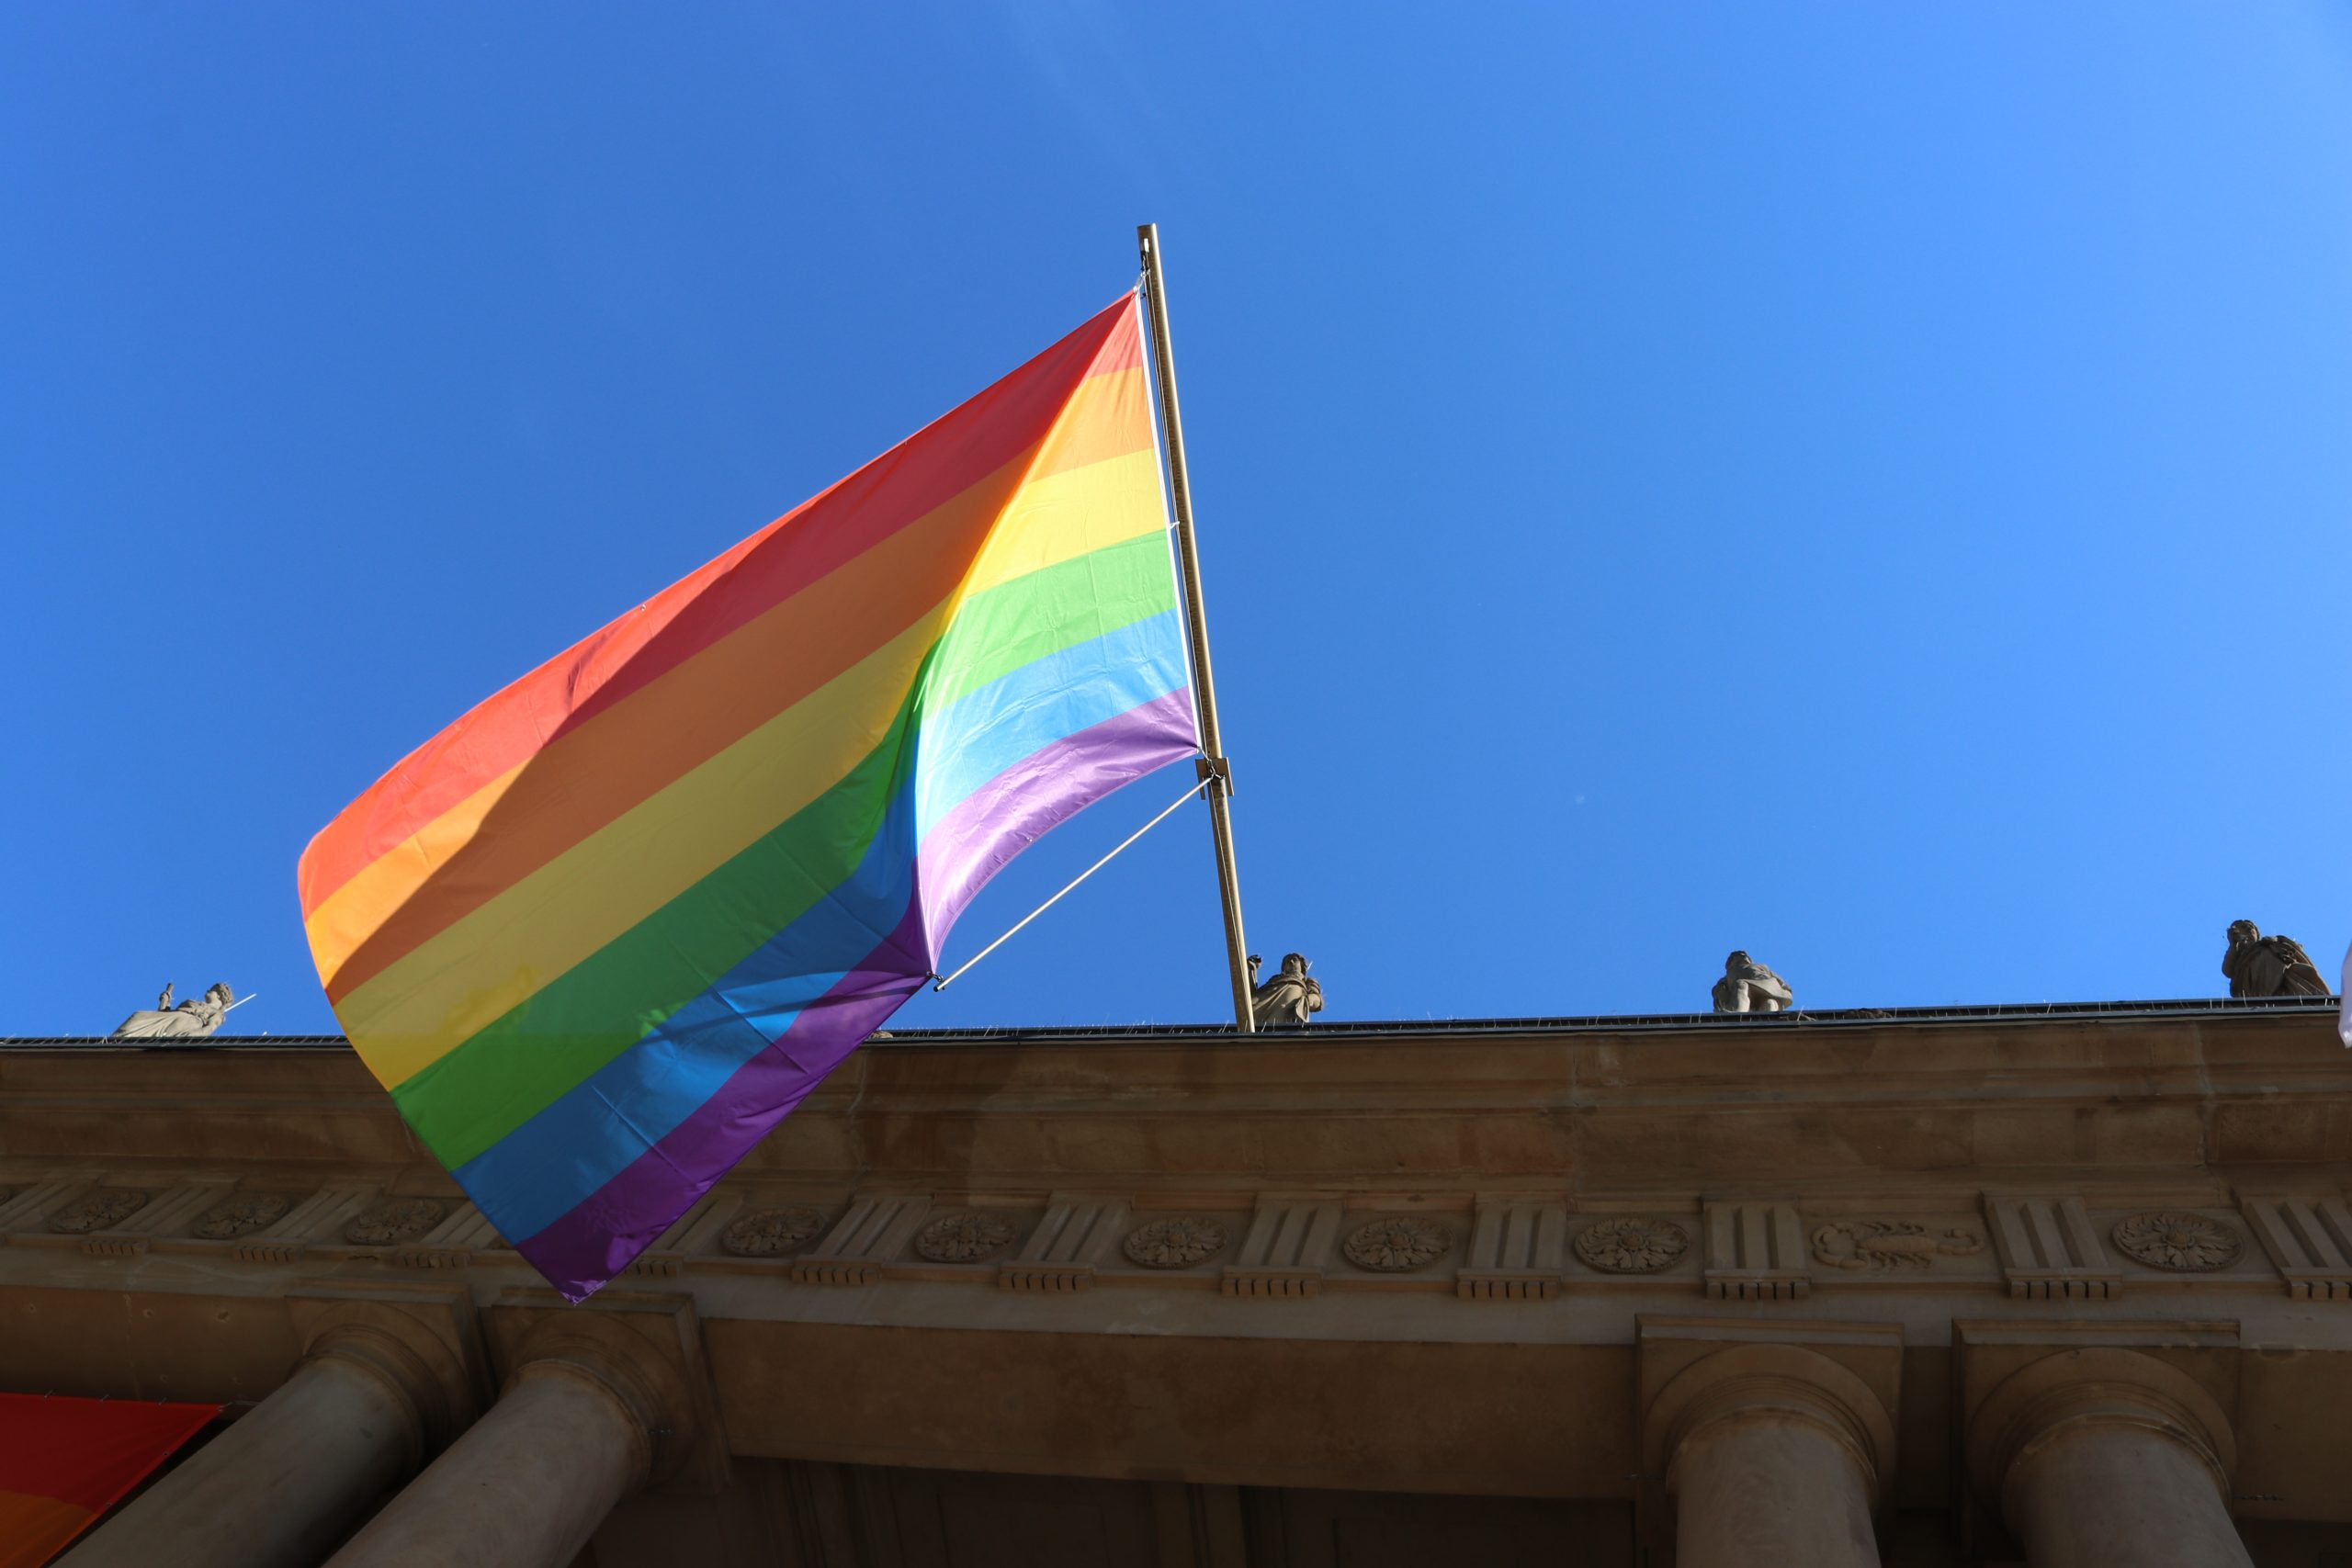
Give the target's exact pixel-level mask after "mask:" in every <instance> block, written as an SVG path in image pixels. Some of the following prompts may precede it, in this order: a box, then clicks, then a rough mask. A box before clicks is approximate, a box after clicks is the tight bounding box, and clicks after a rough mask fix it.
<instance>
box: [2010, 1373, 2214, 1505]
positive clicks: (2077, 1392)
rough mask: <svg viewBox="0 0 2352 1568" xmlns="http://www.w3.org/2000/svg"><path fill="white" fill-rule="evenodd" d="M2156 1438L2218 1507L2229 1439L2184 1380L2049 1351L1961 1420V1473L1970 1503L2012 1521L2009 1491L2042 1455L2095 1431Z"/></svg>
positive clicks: (2209, 1402) (2207, 1398)
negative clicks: (1971, 1492)
mask: <svg viewBox="0 0 2352 1568" xmlns="http://www.w3.org/2000/svg"><path fill="white" fill-rule="evenodd" d="M2100 1427H2105V1428H2123V1429H2127V1430H2133V1431H2138V1432H2143V1433H2146V1434H2150V1435H2153V1436H2155V1437H2160V1438H2165V1439H2166V1440H2168V1441H2170V1442H2172V1443H2174V1444H2177V1446H2178V1447H2180V1448H2181V1449H2183V1450H2187V1451H2188V1454H2189V1456H2190V1457H2191V1458H2193V1459H2194V1460H2195V1461H2197V1463H2198V1466H2199V1468H2200V1469H2201V1470H2203V1471H2204V1472H2205V1473H2206V1474H2207V1476H2209V1477H2210V1478H2211V1481H2212V1483H2213V1486H2214V1489H2215V1491H2216V1492H2217V1493H2218V1494H2219V1495H2220V1496H2221V1497H2222V1500H2223V1502H2224V1503H2226V1502H2227V1500H2228V1497H2229V1495H2230V1478H2231V1476H2232V1475H2233V1473H2234V1472H2236V1470H2237V1439H2236V1438H2235V1437H2234V1435H2233V1433H2232V1431H2231V1429H2230V1419H2229V1416H2228V1414H2227V1413H2226V1412H2225V1411H2224V1410H2223V1409H2222V1404H2221V1402H2220V1401H2219V1400H2217V1399H2215V1398H2214V1397H2213V1396H2212V1394H2211V1393H2207V1392H2206V1390H2205V1389H2204V1388H2202V1387H2201V1386H2199V1383H2198V1382H2197V1381H2196V1380H2195V1379H2194V1378H2192V1377H2190V1376H2189V1375H2188V1373H2187V1372H2185V1371H2181V1370H2180V1369H2178V1368H2177V1367H2175V1366H2172V1365H2170V1364H2169V1363H2167V1362H2165V1361H2161V1360H2158V1359H2156V1358H2155V1357H2154V1356H2151V1355H2148V1354H2146V1353H2145V1352H2143V1351H2140V1350H2132V1349H2126V1348H2120V1347H2117V1346H2090V1347H2086V1348H2078V1349H2065V1350H2053V1351H2052V1352H2051V1353H2050V1354H2048V1355H2046V1356H2043V1357H2041V1358H2040V1359H2037V1360H2033V1361H2030V1362H2029V1363H2027V1364H2026V1365H2025V1366H2023V1367H2020V1368H2018V1370H2017V1371H2013V1372H2011V1373H2010V1374H2009V1375H2008V1376H2007V1377H2006V1378H2004V1379H2003V1380H2002V1381H2001V1382H2000V1383H1999V1384H1998V1385H1996V1387H1995V1388H1994V1389H1993V1390H1992V1391H1991V1392H1990V1393H1987V1394H1986V1395H1985V1397H1984V1399H1983V1400H1981V1401H1980V1402H1979V1403H1978V1404H1977V1406H1976V1408H1975V1409H1974V1410H1973V1412H1971V1413H1970V1414H1969V1416H1968V1433H1967V1455H1968V1472H1969V1477H1970V1479H1971V1481H1972V1482H1973V1483H1974V1485H1975V1488H1976V1493H1977V1496H1978V1498H1979V1500H1980V1501H1982V1502H1983V1503H1985V1506H1988V1507H1990V1508H1992V1509H1993V1510H1995V1511H1996V1513H1998V1514H2000V1515H2001V1516H2002V1517H2005V1518H2014V1517H2016V1516H2017V1509H2016V1506H2015V1503H2016V1498H2015V1491H2016V1483H2017V1481H2018V1477H2019V1476H2020V1475H2021V1474H2023V1473H2024V1472H2025V1471H2026V1469H2027V1467H2028V1466H2029V1465H2030V1462H2031V1461H2032V1460H2033V1459H2034V1458H2036V1457H2037V1456H2038V1455H2039V1454H2040V1453H2041V1452H2042V1451H2044V1450H2047V1449H2048V1448H2050V1447H2051V1446H2052V1444H2055V1443H2057V1442H2060V1441H2063V1440H2064V1439H2065V1438H2067V1437H2069V1436H2072V1435H2075V1434H2077V1433H2080V1432H2083V1431H2086V1430H2090V1429H2094V1428H2100Z"/></svg>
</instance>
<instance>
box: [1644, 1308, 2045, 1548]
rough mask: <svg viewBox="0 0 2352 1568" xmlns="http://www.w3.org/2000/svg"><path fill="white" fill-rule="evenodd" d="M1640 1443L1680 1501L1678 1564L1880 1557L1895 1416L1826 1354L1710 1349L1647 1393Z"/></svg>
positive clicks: (1788, 1348)
mask: <svg viewBox="0 0 2352 1568" xmlns="http://www.w3.org/2000/svg"><path fill="white" fill-rule="evenodd" d="M1644 1447H1645V1451H1646V1452H1647V1454H1648V1456H1649V1468H1650V1470H1651V1471H1652V1472H1653V1473H1659V1474H1663V1475H1664V1477H1665V1480H1666V1489H1667V1493H1668V1496H1669V1497H1670V1498H1671V1499H1672V1501H1673V1505H1674V1533H1675V1547H1674V1552H1675V1556H1674V1561H1675V1563H1676V1568H1735V1565H1736V1568H1754V1565H1756V1564H1758V1563H1788V1564H1796V1563H1803V1564H1804V1565H1805V1568H1878V1540H1877V1536H1876V1534H1875V1532H1874V1531H1873V1529H1871V1508H1872V1506H1873V1504H1874V1503H1875V1501H1876V1500H1877V1498H1878V1496H1879V1494H1880V1489H1881V1486H1882V1484H1883V1478H1884V1476H1885V1474H1886V1472H1887V1471H1888V1469H1889V1468H1890V1466H1891V1463H1892V1461H1893V1457H1894V1421H1893V1420H1892V1418H1891V1417H1890V1416H1888V1415H1887V1412H1886V1408H1885V1406H1884V1405H1883V1404H1882V1403H1881V1402H1880V1400H1879V1398H1878V1396H1877V1395H1876V1394H1874V1393H1871V1389H1870V1387H1869V1385H1867V1384H1866V1383H1864V1382H1862V1380H1861V1379H1860V1378H1859V1377H1857V1376H1855V1375H1854V1374H1853V1373H1852V1372H1850V1371H1847V1370H1846V1369H1845V1368H1844V1367H1841V1366H1839V1365H1838V1363H1837V1362H1835V1361H1833V1360H1831V1359H1829V1358H1827V1357H1826V1356H1824V1355H1821V1354H1819V1353H1818V1352H1816V1351H1813V1350H1806V1349H1803V1348H1797V1347H1795V1346H1788V1345H1744V1346H1740V1347H1737V1348H1733V1349H1728V1350H1719V1351H1716V1352H1714V1353H1713V1354H1712V1355H1708V1356H1703V1357H1702V1358H1700V1359H1698V1360H1696V1361H1694V1362H1692V1363H1691V1365H1690V1366H1688V1367H1686V1368H1684V1369H1683V1370H1682V1371H1681V1372H1679V1374H1677V1375H1676V1376H1675V1377H1674V1379H1673V1380H1672V1381H1671V1382H1668V1384H1667V1385H1666V1386H1665V1388H1664V1389H1662V1390H1661V1391H1660V1392H1659V1393H1658V1394H1657V1398H1656V1399H1655V1400H1653V1401H1652V1402H1651V1404H1650V1408H1649V1410H1648V1412H1647V1415H1646V1417H1645V1422H1644ZM2036 1568H2040V1565H2039V1564H2037V1565H2036Z"/></svg>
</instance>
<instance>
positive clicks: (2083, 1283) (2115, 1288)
mask: <svg viewBox="0 0 2352 1568" xmlns="http://www.w3.org/2000/svg"><path fill="white" fill-rule="evenodd" d="M1985 1219H1986V1221H1987V1223H1988V1224H1989V1226H1990V1228H1991V1230H1992V1233H1993V1249H1994V1252H1995V1253H1996V1255H1997V1256H1998V1258H2000V1262H2001V1271H2002V1273H2003V1274H2004V1275H2006V1276H2007V1279H2008V1282H2009V1294H2011V1295H2012V1296H2018V1297H2023V1298H2025V1299H2027V1300H2030V1301H2044V1300H2059V1299H2064V1300H2074V1301H2104V1300H2108V1299H2110V1298H2112V1297H2114V1296H2117V1295H2120V1294H2121V1293H2122V1290H2123V1279H2122V1276H2121V1275H2120V1274H2119V1273H2118V1272H2117V1271H2116V1269H2115V1266H2114V1265H2113V1264H2112V1263H2111V1262H2109V1259H2108V1256H2107V1249H2106V1248H2105V1247H2102V1246H2100V1245H2099V1239H2098V1230H2097V1228H2096V1227H2094V1226H2093V1225H2092V1224H2091V1218H2090V1215H2089V1214H2088V1213H2086V1212H2085V1211H2084V1209H2083V1201H2082V1200H2081V1199H2079V1198H1993V1197H1988V1198H1986V1199H1985Z"/></svg>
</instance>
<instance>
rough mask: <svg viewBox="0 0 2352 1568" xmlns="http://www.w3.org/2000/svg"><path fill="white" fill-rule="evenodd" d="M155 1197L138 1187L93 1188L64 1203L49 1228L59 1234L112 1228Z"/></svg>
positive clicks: (50, 1222)
mask: <svg viewBox="0 0 2352 1568" xmlns="http://www.w3.org/2000/svg"><path fill="white" fill-rule="evenodd" d="M151 1196H152V1194H150V1193H147V1192H144V1191H141V1190H139V1189H137V1188H135V1187H97V1188H93V1189H91V1190H89V1191H87V1192H85V1193H83V1194H82V1195H81V1196H80V1197H79V1198H76V1199H74V1201H71V1202H69V1203H63V1204H60V1205H59V1206H58V1208H57V1210H56V1212H55V1213H51V1215H50V1216H49V1229H50V1231H51V1233H52V1234H53V1235H89V1234H90V1233H91V1232H92V1231H102V1230H111V1229H113V1228H114V1227H115V1226H116V1225H119V1224H122V1222H123V1221H125V1220H127V1219H129V1218H130V1216H131V1215H133V1214H135V1213H138V1212H139V1211H140V1210H141V1209H143V1208H145V1207H146V1206H147V1201H148V1199H149V1198H150V1197H151Z"/></svg>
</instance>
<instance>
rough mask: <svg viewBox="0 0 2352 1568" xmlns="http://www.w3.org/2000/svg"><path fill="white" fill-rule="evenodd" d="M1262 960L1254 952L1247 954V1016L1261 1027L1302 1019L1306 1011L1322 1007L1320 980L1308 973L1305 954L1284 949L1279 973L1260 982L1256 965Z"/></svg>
mask: <svg viewBox="0 0 2352 1568" xmlns="http://www.w3.org/2000/svg"><path fill="white" fill-rule="evenodd" d="M1263 962H1264V960H1262V959H1261V958H1260V957H1259V956H1258V955H1257V954H1256V953H1251V954H1250V1018H1251V1019H1252V1020H1253V1021H1255V1022H1256V1023H1257V1024H1258V1025H1259V1026H1260V1027H1261V1028H1263V1027H1264V1026H1265V1025H1267V1024H1270V1023H1305V1022H1306V1019H1307V1015H1308V1014H1309V1013H1317V1012H1321V1011H1322V1010H1323V982H1321V981H1320V980H1317V979H1316V978H1314V977H1313V976H1310V975H1308V974H1307V972H1306V959H1305V958H1304V957H1302V956H1300V955H1299V954H1297V953H1284V954H1283V967H1282V973H1281V974H1279V975H1276V976H1274V977H1273V978H1272V979H1271V980H1268V981H1267V982H1265V983H1264V984H1263V985H1261V984H1259V982H1258V965H1259V964H1261V963H1263Z"/></svg>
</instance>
